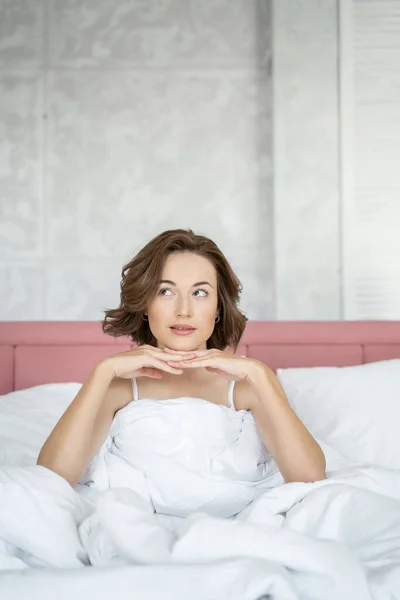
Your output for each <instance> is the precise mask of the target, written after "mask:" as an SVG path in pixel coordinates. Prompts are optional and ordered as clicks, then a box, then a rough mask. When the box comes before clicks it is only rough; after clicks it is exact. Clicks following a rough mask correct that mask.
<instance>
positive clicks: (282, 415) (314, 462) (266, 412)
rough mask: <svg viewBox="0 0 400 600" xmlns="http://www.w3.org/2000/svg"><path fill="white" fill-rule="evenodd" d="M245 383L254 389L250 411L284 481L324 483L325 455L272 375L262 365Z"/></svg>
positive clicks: (271, 372)
mask: <svg viewBox="0 0 400 600" xmlns="http://www.w3.org/2000/svg"><path fill="white" fill-rule="evenodd" d="M246 383H247V384H248V385H250V386H251V388H252V393H251V394H250V397H251V398H252V401H251V406H249V408H250V410H251V412H252V414H253V416H254V420H255V422H256V425H257V429H258V431H259V435H260V437H261V439H262V441H263V442H264V444H265V446H266V447H267V448H268V450H269V452H270V453H271V455H272V456H273V458H274V460H275V462H276V464H277V465H278V467H279V470H280V472H281V473H282V475H283V477H284V479H285V481H286V482H291V481H306V482H311V481H318V480H320V479H325V478H326V472H325V468H326V464H325V456H324V453H323V452H322V450H321V448H320V446H319V444H318V443H317V442H316V440H315V439H314V438H313V437H312V435H311V434H310V433H309V431H308V430H307V429H306V427H305V426H304V425H303V423H302V422H301V421H300V419H299V418H298V417H297V416H296V414H295V413H294V411H293V410H292V408H291V406H290V404H289V401H288V399H287V396H286V394H285V391H284V389H283V387H282V386H281V384H280V382H279V380H278V378H277V377H276V375H275V374H274V373H273V371H271V369H269V368H268V367H266V366H265V365H262V367H261V368H259V369H256V370H255V371H254V373H253V374H252V376H251V378H250V379H249V380H247V382H246Z"/></svg>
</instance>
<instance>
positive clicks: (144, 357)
mask: <svg viewBox="0 0 400 600" xmlns="http://www.w3.org/2000/svg"><path fill="white" fill-rule="evenodd" d="M194 356H195V353H194V352H176V353H175V355H174V357H171V354H169V353H168V354H167V353H166V352H165V351H164V350H161V348H156V347H155V346H150V345H148V344H144V345H143V346H139V347H138V348H135V349H134V350H128V351H127V352H120V353H119V354H115V355H114V356H110V357H109V358H106V359H104V360H103V361H102V362H101V364H102V365H103V366H105V367H106V368H107V370H109V371H110V375H111V378H114V377H120V378H121V379H133V378H134V377H151V378H152V379H162V376H163V371H164V372H166V373H171V374H173V375H181V374H182V373H183V371H182V367H181V366H180V365H178V362H179V363H182V364H184V363H185V362H186V361H187V360H190V359H191V358H194Z"/></svg>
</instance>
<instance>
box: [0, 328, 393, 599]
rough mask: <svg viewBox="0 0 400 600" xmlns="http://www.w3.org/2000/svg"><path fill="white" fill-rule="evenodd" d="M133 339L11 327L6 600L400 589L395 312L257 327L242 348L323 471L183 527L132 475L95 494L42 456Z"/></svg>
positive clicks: (4, 391)
mask: <svg viewBox="0 0 400 600" xmlns="http://www.w3.org/2000/svg"><path fill="white" fill-rule="evenodd" d="M131 347H132V344H131V342H130V340H127V339H122V338H117V339H114V338H110V337H107V336H105V335H104V334H103V333H102V331H101V327H100V324H99V323H95V322H3V323H0V464H1V468H0V597H1V598H2V599H3V598H4V600H8V599H14V598H15V599H17V598H18V599H20V598H29V599H30V600H33V599H36V598H37V599H38V600H39V599H40V600H45V599H46V598H49V599H50V598H54V597H57V598H58V600H64V599H65V600H67V599H68V600H69V599H70V598H72V597H73V598H74V599H75V600H81V599H82V600H83V599H85V600H86V598H87V597H88V596H89V594H90V595H93V596H95V597H96V598H97V599H98V600H102V599H103V598H104V599H105V598H109V597H110V596H111V595H116V596H117V597H118V599H119V600H125V598H126V599H128V598H132V597H135V598H136V597H137V598H140V599H141V600H150V599H151V600H156V599H157V600H158V599H161V598H162V599H163V600H165V599H166V600H183V599H187V598H191V600H206V599H210V600H211V599H215V600H216V599H217V598H218V600H221V599H225V598H226V599H228V598H229V599H230V600H239V599H240V600H256V599H258V598H264V597H265V598H267V597H268V598H270V599H271V600H283V599H285V600H298V599H318V600H325V599H332V600H333V599H335V600H336V599H337V598H341V600H344V599H347V598H348V599H349V600H364V598H365V599H366V600H367V599H368V600H369V599H371V598H372V599H374V600H384V599H385V600H386V599H389V598H399V597H400V444H399V442H398V439H399V438H398V427H399V426H398V423H400V322H381V321H379V322H372V321H371V322H264V321H259V322H257V321H251V322H248V324H247V327H246V331H245V334H244V336H243V339H242V342H241V344H240V346H239V348H238V349H237V353H238V354H241V355H244V356H247V357H250V358H256V359H258V360H261V361H262V362H264V363H265V364H267V365H268V366H269V367H271V368H272V369H273V370H274V371H275V372H276V373H277V375H278V377H279V379H280V382H281V384H282V385H283V387H284V388H285V391H286V393H287V395H288V398H289V401H290V403H291V405H292V407H293V409H294V410H295V412H296V413H297V414H298V415H299V417H300V418H301V419H302V421H303V422H304V423H305V424H306V426H307V427H308V429H309V430H310V431H311V433H312V434H313V435H314V436H315V437H316V439H318V441H319V442H320V444H321V447H322V448H323V450H324V452H325V455H326V457H327V464H328V479H327V480H325V481H321V482H315V483H289V484H285V483H283V482H282V483H281V484H279V485H277V486H275V487H272V488H270V489H266V490H265V493H263V494H262V495H260V497H259V498H257V500H256V501H254V502H252V503H251V504H249V506H248V507H247V508H246V509H245V510H243V511H241V512H240V513H239V514H238V515H236V516H235V518H233V519H232V518H229V519H224V518H218V517H216V516H213V515H209V514H201V513H199V514H197V513H196V514H193V515H191V516H189V517H187V518H183V519H180V520H179V522H178V523H175V522H174V523H173V524H172V525H171V524H170V523H168V522H163V520H161V521H159V520H156V519H155V516H154V515H153V514H149V513H148V512H146V510H145V509H144V508H143V506H142V504H141V501H140V498H139V497H138V496H137V495H135V493H134V489H133V488H132V487H131V486H129V485H128V486H125V485H122V484H121V485H119V486H117V487H115V488H110V489H106V487H107V486H105V488H104V489H102V490H101V493H98V494H97V493H96V496H95V499H94V497H92V496H90V494H89V495H88V494H86V493H84V492H86V491H87V489H86V487H85V485H84V484H81V483H80V484H78V486H76V487H75V488H72V487H71V486H70V485H69V484H68V483H67V482H66V481H65V480H63V479H62V478H61V477H59V476H58V475H56V474H55V473H53V472H51V471H49V470H48V469H44V468H43V467H39V466H37V465H36V458H37V454H38V451H39V449H40V447H41V445H42V443H43V441H44V440H45V439H46V437H47V435H48V434H49V433H50V431H51V429H52V427H53V426H54V424H55V422H56V421H57V419H58V418H59V417H60V416H61V414H62V413H63V411H64V410H65V408H66V407H67V406H68V404H69V403H70V402H71V400H72V399H73V397H74V395H75V394H76V393H77V391H78V390H79V388H80V385H81V383H82V382H83V381H84V380H85V378H86V377H87V375H88V374H89V373H90V370H91V368H92V367H93V365H94V364H95V363H96V362H97V361H99V360H101V359H102V358H104V357H106V356H109V355H111V354H113V353H117V352H121V351H124V350H128V349H129V348H131ZM106 451H107V450H105V452H106ZM100 458H101V457H100ZM100 458H99V461H100ZM103 458H104V456H103ZM101 460H102V461H103V462H101V461H100V462H101V464H100V462H99V463H98V465H99V466H98V469H99V470H100V469H103V471H104V476H105V480H107V478H108V477H109V475H110V473H109V472H108V471H107V468H109V467H106V466H105V464H106V463H105V461H104V460H103V459H101ZM96 464H97V463H96ZM107 464H108V463H107ZM110 464H111V463H110ZM96 468H97V467H96ZM118 468H120V467H118ZM121 468H122V467H121ZM125 468H126V465H125V466H124V469H125ZM122 472H124V473H125V472H126V471H122V470H121V473H122ZM113 475H114V474H113ZM121 480H123V477H122V478H121ZM110 481H111V479H110Z"/></svg>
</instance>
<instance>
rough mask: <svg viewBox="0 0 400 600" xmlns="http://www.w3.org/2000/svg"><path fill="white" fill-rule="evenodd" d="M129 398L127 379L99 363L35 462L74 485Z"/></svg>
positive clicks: (129, 386) (130, 391)
mask: <svg viewBox="0 0 400 600" xmlns="http://www.w3.org/2000/svg"><path fill="white" fill-rule="evenodd" d="M131 400H132V387H131V385H130V382H129V381H128V380H123V379H114V378H113V375H112V373H111V370H110V368H108V366H107V365H106V364H105V363H99V364H98V365H97V366H96V367H95V368H94V370H93V371H92V373H91V374H90V376H89V377H88V379H87V380H86V381H85V383H84V384H83V386H82V388H81V389H80V390H79V392H78V394H77V395H76V396H75V398H74V400H73V401H72V402H71V404H70V406H69V407H68V408H67V410H66V411H65V412H64V414H63V415H62V417H61V418H60V420H59V421H58V423H57V424H56V426H55V427H54V429H53V431H52V432H51V434H50V436H49V437H48V438H47V440H46V442H45V443H44V445H43V447H42V449H41V451H40V454H39V457H38V460H37V464H38V465H42V466H43V467H47V468H48V469H50V470H52V471H54V472H55V473H58V475H61V477H64V479H66V480H67V481H68V482H69V483H70V484H71V485H72V486H74V485H76V484H77V483H78V481H79V478H80V477H81V476H82V475H83V473H84V472H85V470H86V468H87V467H88V465H89V463H90V461H91V460H92V459H93V457H94V456H95V454H96V453H97V452H98V451H99V449H100V447H101V445H102V443H103V442H104V440H105V439H106V437H107V433H108V431H109V429H110V426H111V423H112V420H113V418H114V414H115V413H116V412H117V410H119V409H120V408H122V407H123V406H125V405H126V404H128V403H129V402H130V401H131Z"/></svg>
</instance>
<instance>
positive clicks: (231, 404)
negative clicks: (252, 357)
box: [132, 378, 236, 410]
mask: <svg viewBox="0 0 400 600" xmlns="http://www.w3.org/2000/svg"><path fill="white" fill-rule="evenodd" d="M235 383H236V382H235V380H232V381H230V382H229V388H228V406H229V408H232V409H233V410H236V409H235V404H234V401H233V388H234V387H235ZM132 387H133V400H134V401H138V400H139V390H138V384H137V381H136V378H134V379H132ZM146 400H148V398H146ZM217 406H218V405H217ZM223 406H225V405H223Z"/></svg>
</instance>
